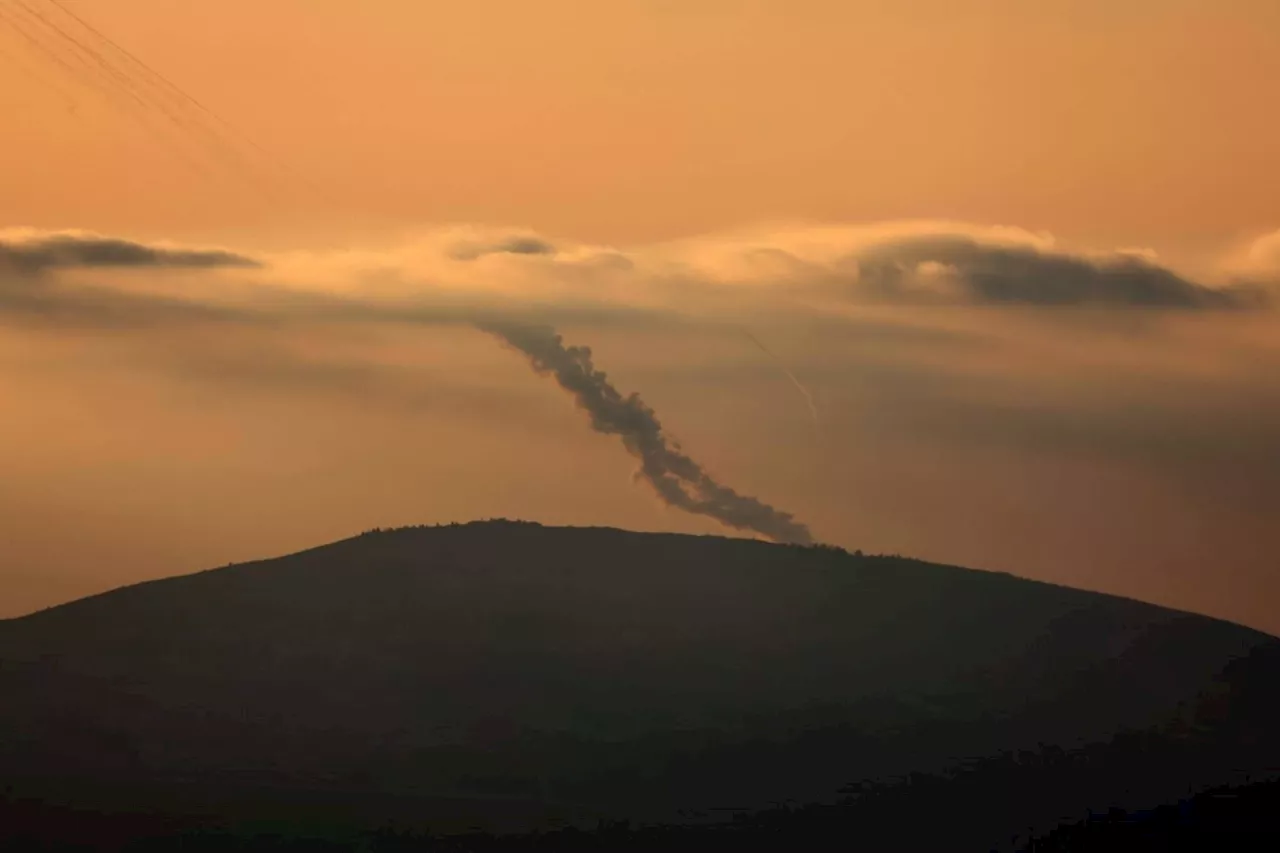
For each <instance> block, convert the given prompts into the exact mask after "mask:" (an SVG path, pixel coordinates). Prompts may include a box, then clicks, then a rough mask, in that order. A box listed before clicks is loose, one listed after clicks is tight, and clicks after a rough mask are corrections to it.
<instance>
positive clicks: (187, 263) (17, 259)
mask: <svg viewBox="0 0 1280 853" xmlns="http://www.w3.org/2000/svg"><path fill="white" fill-rule="evenodd" d="M258 265H259V263H258V262H257V261H255V260H254V259H252V258H250V257H248V256H247V255H241V254H237V253H235V252H229V251H225V250H221V249H191V248H176V247H169V246H162V245H150V244H147V243H141V242H137V241H133V240H124V239H120V238H117V237H103V236H99V235H96V234H89V233H83V232H61V233H40V232H0V274H4V273H5V272H8V273H13V274H18V275H36V274H38V273H42V272H45V271H47V270H65V269H122V268H123V269H148V268H160V269H175V268H178V269H215V268H229V267H230V268H249V267H257V266H258Z"/></svg>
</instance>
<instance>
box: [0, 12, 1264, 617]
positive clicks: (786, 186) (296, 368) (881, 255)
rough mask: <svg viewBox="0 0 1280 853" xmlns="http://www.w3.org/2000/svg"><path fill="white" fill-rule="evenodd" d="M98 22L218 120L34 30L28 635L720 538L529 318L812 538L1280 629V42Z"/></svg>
mask: <svg viewBox="0 0 1280 853" xmlns="http://www.w3.org/2000/svg"><path fill="white" fill-rule="evenodd" d="M64 5H65V7H66V9H70V10H74V12H75V14H77V15H79V16H81V17H82V18H83V21H84V22H85V23H87V24H89V25H91V26H93V27H94V28H96V29H97V30H98V31H99V32H100V33H101V34H103V35H105V36H106V37H109V38H110V39H112V40H114V41H115V42H116V43H117V44H118V45H120V46H122V47H124V48H126V49H127V50H128V51H130V52H132V53H133V54H134V55H136V56H137V57H140V58H141V59H143V60H144V61H145V63H146V64H147V65H149V66H150V67H151V68H152V69H155V70H156V71H158V72H160V73H161V74H163V75H164V76H165V77H167V78H168V79H169V80H170V81H172V82H174V83H176V84H178V85H179V86H180V87H181V88H182V89H183V90H185V91H186V92H187V93H189V94H190V95H191V96H193V97H194V99H195V101H197V102H198V104H199V106H197V105H196V104H195V103H192V102H186V101H182V100H181V99H175V96H173V95H172V94H171V95H170V96H169V100H168V101H166V102H165V104H167V105H166V106H158V102H156V101H154V100H151V99H150V98H149V96H148V91H151V92H155V91H158V90H157V89H155V88H154V84H155V83H156V81H155V80H154V78H149V77H148V76H147V73H146V72H145V71H144V70H142V69H141V68H139V67H138V66H136V65H131V64H129V62H128V61H127V60H125V59H124V58H123V57H122V55H120V54H118V53H116V52H113V49H112V48H111V47H110V46H109V45H108V44H107V43H106V42H104V41H102V40H101V37H99V36H95V35H93V34H92V33H91V32H90V31H89V30H87V29H85V27H84V23H81V22H77V21H75V20H74V19H72V18H71V17H69V16H67V14H66V13H65V12H64V11H62V10H60V9H59V7H58V6H57V5H56V4H54V3H52V2H51V0H0V115H2V116H3V117H4V118H3V133H2V134H0V155H3V156H0V411H2V416H0V471H2V472H3V474H2V475H0V616H5V615H16V614H19V613H22V612H26V611H29V610H31V609H34V608H37V607H41V606H46V605H49V604H52V603H56V602H59V601H63V600H66V599H68V598H71V597H75V596H78V595H82V594H86V593H88V592H93V591H97V590H100V589H104V588H108V587H111V586H115V585H119V584H121V583H126V582H131V581H136V580H139V579H143V578H147V577H156V576H162V575H167V574H174V573H178V572H185V571H191V570H196V569H201V568H208V567H210V566H213V565H217V564H221V563H226V562H229V561H232V560H242V559H248V558H252V557H257V556H268V555H273V554H277V553H283V552H287V551H290V550H295V549H298V548H301V547H306V546H309V545H313V544H317V543H319V542H322V541H326V540H330V539H334V538H339V537H341V536H345V535H347V534H350V533H354V532H358V531H359V530H361V529H363V528H366V527H372V526H389V525H395V524H407V523H422V522H428V523H429V522H435V521H451V520H466V519H470V518H475V517H488V516H509V517H526V518H534V519H538V520H542V521H546V522H549V523H563V524H610V525H618V526H625V527H632V528H639V529H655V530H657V529H672V530H683V531H692V532H722V531H723V528H722V527H720V526H719V525H717V524H716V523H715V522H714V521H713V520H710V519H708V518H704V517H700V516H694V515H688V514H684V513H680V512H677V511H675V510H673V509H667V508H664V507H663V506H662V505H661V503H660V502H659V501H658V500H657V499H656V497H655V495H654V492H653V491H652V490H651V489H650V488H648V487H646V486H645V485H644V484H643V483H637V482H635V481H634V480H633V477H632V475H633V472H634V470H635V468H636V464H637V463H636V460H635V459H633V458H631V457H630V456H628V455H627V453H626V452H625V451H624V448H623V446H622V445H621V444H620V442H619V441H618V438H617V436H613V435H601V434H598V433H593V432H592V431H591V428H590V423H589V422H588V419H587V417H586V416H585V415H584V413H583V412H581V411H578V410H576V409H575V406H574V403H573V401H572V400H571V399H570V398H569V397H568V396H567V395H565V394H564V393H563V392H562V391H560V390H558V389H557V388H556V385H555V382H554V381H552V380H551V379H549V378H539V377H538V376H536V375H535V374H534V373H533V372H532V371H531V370H530V369H529V364H528V362H527V361H526V359H525V357H524V356H523V355H522V354H521V353H519V352H516V351H513V350H512V349H511V348H509V347H503V346H501V345H500V344H499V343H498V342H497V341H495V340H494V339H493V338H492V337H491V336H486V335H485V334H482V333H480V332H479V331H477V330H475V329H474V328H472V327H471V326H470V325H468V323H469V321H470V320H471V319H474V317H475V316H477V315H478V314H479V313H485V312H489V313H492V312H495V311H499V312H505V315H504V316H507V315H509V316H511V317H517V318H522V319H536V320H538V321H539V322H552V323H554V324H555V326H556V328H557V329H558V330H559V331H560V332H561V333H563V335H564V337H565V340H566V342H567V343H569V344H587V345H590V346H591V347H592V349H593V354H594V359H595V366H596V367H598V368H599V369H601V370H603V371H605V372H606V373H607V376H608V380H609V381H611V382H613V383H614V384H615V385H616V386H617V388H618V390H619V391H621V392H622V393H623V394H626V393H630V392H633V391H634V392H638V393H639V394H640V395H641V396H642V398H643V400H644V401H645V403H646V404H647V405H649V406H651V407H652V408H653V410H654V411H655V412H656V414H657V417H658V418H659V419H660V420H661V424H662V426H663V427H664V428H665V430H666V432H667V433H669V435H670V437H674V438H675V439H678V440H679V442H680V445H681V448H682V449H683V452H684V453H687V454H688V455H689V456H690V457H692V458H693V459H695V460H696V461H697V462H698V463H700V464H701V465H702V466H703V467H704V468H705V470H706V471H707V472H709V473H710V474H711V475H713V476H714V477H715V478H716V479H717V480H718V481H720V482H723V483H725V484H727V485H729V486H731V487H732V488H733V489H735V490H737V492H739V493H742V494H745V495H750V496H755V497H757V498H759V499H760V501H762V502H766V503H768V504H771V505H773V506H776V507H778V508H779V509H780V510H784V511H786V512H790V513H793V514H794V515H795V517H796V518H797V519H798V520H799V521H801V522H803V523H804V524H807V525H808V526H809V528H810V529H811V530H812V532H813V534H814V536H816V537H817V538H819V539H822V540H826V541H831V542H836V543H839V544H841V545H845V546H847V547H850V548H854V547H859V548H863V549H865V550H870V551H890V552H901V553H905V554H911V555H916V556H921V557H925V558H928V559H934V560H939V561H945V562H954V563H961V564H965V565H972V566H975V567H980V568H990V569H999V570H1005V571H1010V572H1013V573H1016V574H1019V575H1023V576H1027V577H1033V578H1038V579H1043V580H1049V581H1053V582H1056V583H1064V584H1070V585H1074V586H1082V587H1086V588H1091V589H1100V590H1105V591H1108V592H1114V593H1119V594H1124V595H1130V596H1134V597H1138V598H1142V599H1146V600H1151V601H1156V602H1158V603H1163V604H1170V605H1173V606H1178V607H1183V608H1187V609H1192V610H1197V611H1201V612H1207V613H1210V614H1213V615H1218V616H1223V617H1226V618H1230V619H1234V620H1239V621H1244V622H1246V623H1248V624H1251V625H1254V626H1257V627H1262V628H1264V629H1267V630H1270V631H1272V632H1280V620H1278V619H1277V617H1276V615H1275V612H1276V611H1277V608H1276V607H1275V606H1274V605H1275V602H1276V601H1280V574H1278V573H1277V571H1276V568H1277V565H1278V562H1277V558H1276V556H1275V555H1276V554H1277V553H1280V529H1277V528H1280V525H1277V524H1276V523H1275V519H1276V518H1278V517H1280V439H1278V438H1277V437H1278V436H1280V315H1277V314H1276V311H1275V309H1274V308H1273V307H1270V306H1269V305H1267V304H1266V303H1265V302H1264V301H1263V298H1262V294H1266V293H1268V292H1274V288H1275V282H1276V281H1277V280H1280V237H1277V236H1268V235H1275V234H1277V232H1280V168H1277V155H1276V152H1278V151H1280V112H1278V111H1277V110H1275V109H1274V108H1272V107H1271V105H1272V104H1275V103H1280V3H1276V2H1274V0H1206V1H1205V2H1201V0H1107V2H1101V0H1072V2H1065V0H1061V2H1060V1H1059V0H1042V2H1037V3H1028V2H1021V0H1017V2H1015V0H1002V1H999V2H998V1H997V0H985V2H977V0H912V2H901V0H897V2H889V0H884V2H861V1H860V0H830V2H828V1H827V0H788V2H781V0H778V2H766V1H765V0H758V1H756V2H753V0H737V2H729V0H681V2H676V0H647V2H644V1H643V0H611V2H607V3H601V2H586V1H585V0H581V2H578V1H577V0H575V1H574V2H569V0H544V1H543V2H540V3H526V2H521V0H505V2H497V1H496V0H475V2H470V3H451V4H445V3H436V2H430V0H365V2H360V3H354V2H349V0H220V2H216V3H214V2H205V3H197V2H183V3H174V2H170V0H78V1H76V2H73V0H67V2H66V3H65V4H64ZM73 41H78V42H79V43H80V44H81V45H87V46H89V47H90V48H91V49H92V50H93V51H97V52H96V53H88V52H84V51H83V50H82V49H81V48H79V47H77V46H76V45H75V44H73ZM148 86H152V88H151V89H148ZM206 110H207V111H206ZM211 113H212V114H216V115H217V116H218V118H217V119H215V118H214V117H213V115H211ZM220 120H224V121H225V122H226V123H225V124H224V123H222V121H220ZM230 128H234V131H233V130H231V129H230ZM210 129H212V132H211V130H210ZM214 133H216V134H219V135H218V136H215V135H213V134H214ZM219 140H221V141H219ZM3 229H9V230H8V231H4V230H3ZM66 231H75V232H76V233H75V234H74V235H71V236H68V235H67V234H65V233H62V232H66ZM83 232H94V234H93V235H90V234H87V233H83ZM59 235H60V236H59ZM94 235H99V236H94ZM100 235H105V237H109V238H110V240H107V239H105V238H104V237H103V236H100ZM209 246H213V247H215V249H217V250H218V251H219V252H222V254H216V253H215V254H211V253H210V251H209V250H208V249H207V247H209ZM235 260H243V261H245V262H246V263H247V262H250V261H251V262H252V263H253V266H248V265H245V264H239V263H234V262H233V261H235ZM334 299H341V300H343V302H342V303H341V305H337V304H335V303H334V302H333V301H332V300H334ZM744 328H745V329H747V330H748V331H749V332H750V333H751V334H754V335H755V336H756V337H757V338H758V339H759V340H760V341H761V342H763V343H764V344H765V346H766V348H767V349H768V350H769V351H770V352H771V353H772V354H773V356H770V354H769V353H766V352H763V351H762V350H761V349H760V348H758V347H757V346H755V345H754V344H753V343H752V341H751V340H750V339H749V338H748V337H747V336H746V335H744V334H743V329H744ZM788 371H790V372H791V374H792V375H791V376H790V377H789V376H788ZM792 378H794V379H795V381H798V382H799V383H800V384H802V385H803V386H804V388H805V390H807V391H808V392H809V393H810V394H811V395H812V397H813V401H814V403H815V405H816V407H817V409H818V421H817V423H816V424H815V423H814V421H813V418H812V416H811V414H810V410H809V407H808V403H807V401H806V400H805V399H804V396H803V394H802V393H801V392H800V391H799V389H797V387H795V385H794V384H793V381H792Z"/></svg>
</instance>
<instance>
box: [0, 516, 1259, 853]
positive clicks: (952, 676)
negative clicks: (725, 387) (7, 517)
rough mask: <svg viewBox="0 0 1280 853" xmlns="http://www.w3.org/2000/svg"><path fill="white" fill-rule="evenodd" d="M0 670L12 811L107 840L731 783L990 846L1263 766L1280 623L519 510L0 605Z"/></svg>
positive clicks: (381, 820)
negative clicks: (60, 597)
mask: <svg viewBox="0 0 1280 853" xmlns="http://www.w3.org/2000/svg"><path fill="white" fill-rule="evenodd" d="M0 696H3V697H4V700H3V702H0V731H2V732H4V735H5V736H4V737H3V738H2V739H0V779H2V780H4V781H3V783H0V785H2V786H3V789H4V791H5V798H4V803H3V808H0V816H2V815H3V814H4V811H3V809H8V814H9V816H10V825H11V826H18V825H19V824H21V825H22V826H24V827H25V829H24V830H23V831H24V832H27V833H28V835H29V836H31V833H35V835H39V833H40V832H46V833H52V834H56V833H58V832H74V826H75V825H76V821H73V820H68V819H66V817H65V816H66V815H67V814H77V815H79V816H80V818H78V820H81V821H82V822H83V821H87V822H85V823H82V826H83V827H89V828H88V829H85V830H84V831H86V832H89V833H90V834H91V835H92V836H93V837H94V838H96V839H99V840H101V839H104V838H108V837H115V836H112V835H111V833H110V832H107V831H106V830H105V829H104V828H103V827H104V826H105V825H106V824H102V823H101V821H108V822H110V819H113V818H112V816H115V817H116V818H119V819H118V820H115V823H111V825H112V826H115V827H117V829H118V832H117V834H118V835H119V837H120V838H122V839H126V840H127V839H128V838H131V837H142V836H143V835H145V834H147V833H154V832H156V831H159V830H158V829H157V827H164V828H165V831H166V832H167V831H169V830H172V831H174V832H178V831H181V830H182V828H183V827H186V828H188V829H189V828H191V827H201V826H203V827H209V826H229V825H233V824H234V825H238V826H250V825H252V826H257V825H272V826H294V827H297V826H307V827H311V828H312V829H314V827H315V826H317V825H321V824H323V825H324V826H326V827H329V830H331V831H332V832H335V833H339V834H341V833H343V832H363V831H366V830H372V829H374V828H378V827H384V828H385V827H390V826H395V827H400V828H402V829H403V830H404V831H405V832H411V833H423V832H426V831H428V830H430V831H432V832H435V833H438V834H450V833H458V832H463V831H469V830H473V829H478V830H482V831H484V832H485V833H491V834H503V833H507V834H512V833H522V832H528V831H532V830H540V831H541V830H549V829H554V828H557V827H565V826H570V827H572V826H582V827H591V826H596V825H598V824H599V823H600V822H602V821H603V822H606V823H608V822H613V821H630V822H632V824H633V825H636V826H640V825H663V826H667V827H684V829H683V830H681V831H693V829H692V828H696V827H699V826H702V827H705V826H706V825H713V824H719V823H723V822H725V821H726V820H728V819H730V818H731V817H732V816H733V815H734V814H738V815H740V816H741V815H749V816H753V817H749V818H748V820H749V821H756V822H757V823H759V821H765V823H767V824H768V825H769V826H773V827H775V828H776V827H779V826H785V827H791V828H792V829H794V830H795V831H797V832H799V831H800V830H799V829H796V828H797V827H801V826H808V827H810V828H812V827H814V826H819V825H820V826H822V827H823V832H824V833H825V832H826V831H827V830H830V829H832V827H837V828H840V830H841V831H846V832H850V833H854V835H856V834H857V832H858V831H859V829H858V828H859V827H861V828H862V829H863V830H865V831H866V832H872V831H875V832H878V833H887V834H890V835H892V837H893V838H894V839H896V843H900V844H902V845H904V846H902V847H901V848H900V849H920V848H919V847H918V843H919V842H921V840H922V839H923V838H924V837H925V835H921V833H925V834H926V835H927V833H928V832H930V831H933V832H940V831H943V829H942V825H933V826H931V825H930V822H929V821H928V820H927V819H926V820H916V821H913V820H912V816H917V817H921V818H927V817H928V814H929V813H930V812H933V813H935V814H939V815H940V814H942V813H944V812H945V813H947V814H950V815H951V817H950V818H949V819H948V820H950V821H951V823H950V824H949V826H952V827H957V828H955V829H954V830H952V831H950V832H949V834H947V835H944V836H942V837H946V838H951V839H956V838H959V837H961V836H959V835H957V834H956V833H958V832H960V829H959V828H958V827H960V826H961V825H963V827H965V829H964V832H967V833H968V835H967V836H964V837H966V838H968V839H969V841H970V842H971V843H972V844H973V845H977V846H975V847H967V846H966V847H945V848H937V847H934V848H933V849H990V848H991V846H993V845H1000V844H1006V845H1007V844H1009V843H1011V839H1012V837H1013V836H1021V837H1022V838H1023V839H1026V838H1027V837H1029V836H1030V835H1033V834H1036V833H1043V832H1046V831H1048V830H1051V829H1053V828H1054V827H1055V826H1057V825H1058V824H1059V823H1064V824H1069V823H1072V822H1075V821H1078V820H1082V819H1084V818H1086V817H1087V816H1088V814H1089V813H1090V810H1092V811H1093V812H1095V813H1097V812H1103V813H1105V812H1107V810H1108V809H1110V808H1113V807H1119V808H1125V809H1141V808H1148V807H1151V806H1155V805H1158V804H1160V803H1164V802H1172V801H1175V800H1178V799H1179V798H1184V797H1187V796H1190V795H1192V794H1194V793H1196V792H1197V791H1200V790H1203V789H1206V788H1209V787H1211V786H1219V785H1227V784H1234V783H1239V782H1242V781H1244V780H1246V779H1249V778H1254V779H1258V778H1263V777H1265V776H1267V774H1269V773H1271V772H1273V771H1274V769H1275V768H1280V727H1278V726H1276V724H1275V722H1274V721H1275V720H1276V719H1280V640H1276V639H1275V638H1273V637H1269V636H1267V635H1265V634H1261V633H1259V632H1256V631H1252V630H1249V629H1246V628H1242V627H1240V626H1236V625H1232V624H1229V623H1225V622H1222V621H1218V620H1214V619H1210V618H1207V617H1203V616H1197V615H1193V614H1188V613H1182V612H1178V611H1173V610H1169V609H1165V608H1161V607H1156V606H1153V605H1149V604H1144V603H1141V602H1137V601H1132V600H1128V599H1121V598H1116V597H1112V596H1106V595H1101V594H1096V593H1089V592H1082V591H1079V590H1073V589H1068V588H1063V587H1058V586H1053V585H1049V584H1044V583H1037V582H1032V581H1027V580H1021V579H1018V578H1015V577H1012V576H1009V575H1004V574H996V573H989V572H980V571H973V570H968V569H960V568H955V567H948V566H940V565H933V564H928V563H923V562H920V561H915V560H910V559H905V558H901V557H890V556H864V555H861V554H860V553H854V554H849V553H846V552H844V551H842V550H840V549H835V548H828V547H802V546H786V545H773V544H767V543H762V542H756V541H750V540H739V539H725V538H719V537H709V536H707V537H698V536H683V535H667V534H641V533H631V532H626V531H621V530H612V529H598V528H591V529H584V528H550V527H543V526H541V525H537V524H531V523H523V522H505V521H498V522H484V523H475V524H467V525H449V526H441V527H421V528H407V529H400V530H390V531H371V532H369V533H366V534H363V535H361V536H358V537H355V538H352V539H348V540H344V541H341V542H337V543H333V544H331V545H326V546H323V547H320V548H315V549H312V550H309V551H305V552H302V553H299V554H294V555H291V556H288V557H282V558H279V559H274V560H264V561H261V562H255V563H247V564H242V565H235V566H229V567H226V568H221V569H215V570H211V571H207V572H202V573H199V574H195V575H188V576H183V577H177V578H171V579H167V580H162V581H155V582H150V583H145V584H140V585H137V586H132V587H127V588H123V589H119V590H115V591H113V592H109V593H106V594H103V595H99V596H94V597H92V598H87V599H83V600H80V601H76V602H72V603H70V604H67V605H63V606H61V607H56V608H52V609H49V610H46V611H42V612H40V613H36V614H32V615H30V616H27V617H23V618H20V619H12V620H7V621H2V622H0ZM851 786H852V787H851ZM851 792H854V794H852V795H851ZM859 803H861V805H858V804H859ZM963 803H968V804H970V806H966V807H964V808H963V809H962V812H956V811H955V809H957V808H961V806H960V805H958V804H963ZM868 804H874V806H873V805H868ZM983 804H985V805H983ZM50 809H52V810H53V811H48V810H50ZM947 809H950V810H951V811H947ZM55 813H56V814H60V815H63V817H59V818H57V819H54V818H52V817H50V818H48V819H40V820H37V819H34V818H32V815H49V814H55ZM779 815H785V816H786V817H785V818H783V817H779ZM890 815H894V816H897V817H896V818H895V819H894V820H892V821H890V822H889V823H885V821H886V820H888V817H887V816H890ZM24 816H25V817H24ZM93 816H96V817H93ZM121 816H123V817H121ZM876 816H878V817H876ZM855 818H856V819H855ZM20 819H21V820H20ZM742 819H743V818H741V817H740V819H739V823H741V820H742ZM94 820H98V821H99V823H94ZM877 820H879V821H880V823H879V824H876V821H877ZM22 821H25V823H23V822H22ZM779 821H781V822H779ZM833 821H834V823H833ZM3 823H4V821H3V820H0V824H3ZM913 823H914V824H915V825H912V824H913ZM55 825H57V826H58V827H61V828H60V829H57V830H56V831H55V830H54V829H53V828H52V827H54V826H55ZM760 825H761V826H763V825H764V824H760ZM33 827H36V828H35V829H33ZM120 827H124V828H123V829H121V828H120ZM130 827H132V828H130ZM139 827H142V828H139ZM37 830H38V831H37ZM329 830H326V831H329ZM116 831H117V830H112V832H116ZM308 831H311V830H310V829H309V830H308ZM671 831H676V830H675V829H671ZM806 831H808V830H806ZM0 832H2V830H0ZM0 837H2V836H0ZM31 837H35V836H31ZM813 837H814V838H817V837H818V836H817V835H815V836H813ZM121 843H123V842H121ZM891 846H892V845H886V844H885V843H883V842H882V843H879V844H877V845H876V847H877V849H891ZM193 849H194V848H193Z"/></svg>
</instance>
